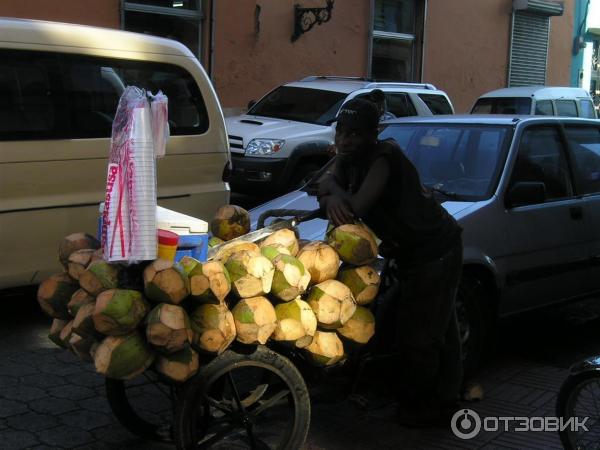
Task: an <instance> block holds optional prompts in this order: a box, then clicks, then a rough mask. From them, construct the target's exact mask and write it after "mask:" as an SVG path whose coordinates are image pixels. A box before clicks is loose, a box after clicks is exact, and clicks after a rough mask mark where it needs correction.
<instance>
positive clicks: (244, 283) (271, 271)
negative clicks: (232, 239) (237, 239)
mask: <svg viewBox="0 0 600 450" xmlns="http://www.w3.org/2000/svg"><path fill="white" fill-rule="evenodd" d="M225 267H226V268H227V271H228V272H229V276H230V278H231V283H232V290H233V292H234V293H235V294H236V295H237V296H238V297H240V298H250V297H256V296H261V295H265V294H268V293H269V292H271V285H272V284H273V276H274V275H275V267H273V264H272V263H271V261H269V259H268V258H266V257H264V256H262V255H261V254H260V253H258V252H251V251H245V250H244V251H241V252H236V253H234V254H232V255H231V256H230V257H229V259H228V260H227V262H226V263H225Z"/></svg>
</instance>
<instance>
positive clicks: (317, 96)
mask: <svg viewBox="0 0 600 450" xmlns="http://www.w3.org/2000/svg"><path fill="white" fill-rule="evenodd" d="M346 95H347V94H343V93H340V92H334V91H324V90H321V89H310V88H300V87H293V86H280V87H278V88H277V89H275V90H273V91H271V92H269V93H268V94H267V95H266V96H265V97H263V98H262V99H261V100H260V101H259V102H258V103H257V104H256V105H254V106H253V107H252V108H250V110H249V111H248V112H247V114H248V115H251V116H263V117H273V118H277V119H284V120H295V121H297V122H307V123H314V124H317V125H327V124H328V122H330V121H332V120H333V119H335V116H336V114H337V112H338V110H339V109H340V106H341V105H342V102H343V101H344V99H345V98H346Z"/></svg>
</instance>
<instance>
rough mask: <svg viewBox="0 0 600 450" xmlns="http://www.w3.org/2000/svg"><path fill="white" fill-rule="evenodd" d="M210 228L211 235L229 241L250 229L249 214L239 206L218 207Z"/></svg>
mask: <svg viewBox="0 0 600 450" xmlns="http://www.w3.org/2000/svg"><path fill="white" fill-rule="evenodd" d="M210 230H211V233H212V235H213V236H216V237H218V238H219V239H223V240H224V241H229V240H231V239H233V238H236V237H239V236H242V235H244V234H246V233H248V232H249V231H250V214H248V211H246V210H245V209H244V208H242V207H241V206H236V205H225V206H222V207H220V208H219V209H218V210H217V212H216V214H215V217H214V219H213V220H212V222H211V223H210Z"/></svg>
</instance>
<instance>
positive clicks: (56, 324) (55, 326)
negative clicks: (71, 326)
mask: <svg viewBox="0 0 600 450" xmlns="http://www.w3.org/2000/svg"><path fill="white" fill-rule="evenodd" d="M68 323H69V321H68V320H61V319H54V320H53V321H52V325H51V326H50V332H49V333H48V339H50V340H51V341H52V342H54V343H55V344H56V345H58V346H59V347H62V348H67V347H66V345H65V343H64V342H63V341H62V339H61V338H60V333H61V331H62V330H63V328H65V327H66V326H67V324H68Z"/></svg>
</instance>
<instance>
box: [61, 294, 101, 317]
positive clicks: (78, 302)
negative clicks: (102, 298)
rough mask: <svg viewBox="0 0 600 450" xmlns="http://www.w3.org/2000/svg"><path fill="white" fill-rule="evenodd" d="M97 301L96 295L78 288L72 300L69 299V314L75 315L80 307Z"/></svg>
mask: <svg viewBox="0 0 600 450" xmlns="http://www.w3.org/2000/svg"><path fill="white" fill-rule="evenodd" d="M95 301H96V297H94V296H93V295H90V293H89V292H87V291H86V290H85V289H77V290H76V291H75V292H74V293H73V295H72V296H71V300H69V303H68V304H67V309H68V310H69V314H70V315H71V316H73V317H75V316H76V315H77V311H79V308H81V307H82V306H83V305H86V304H88V303H94V302H95Z"/></svg>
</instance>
